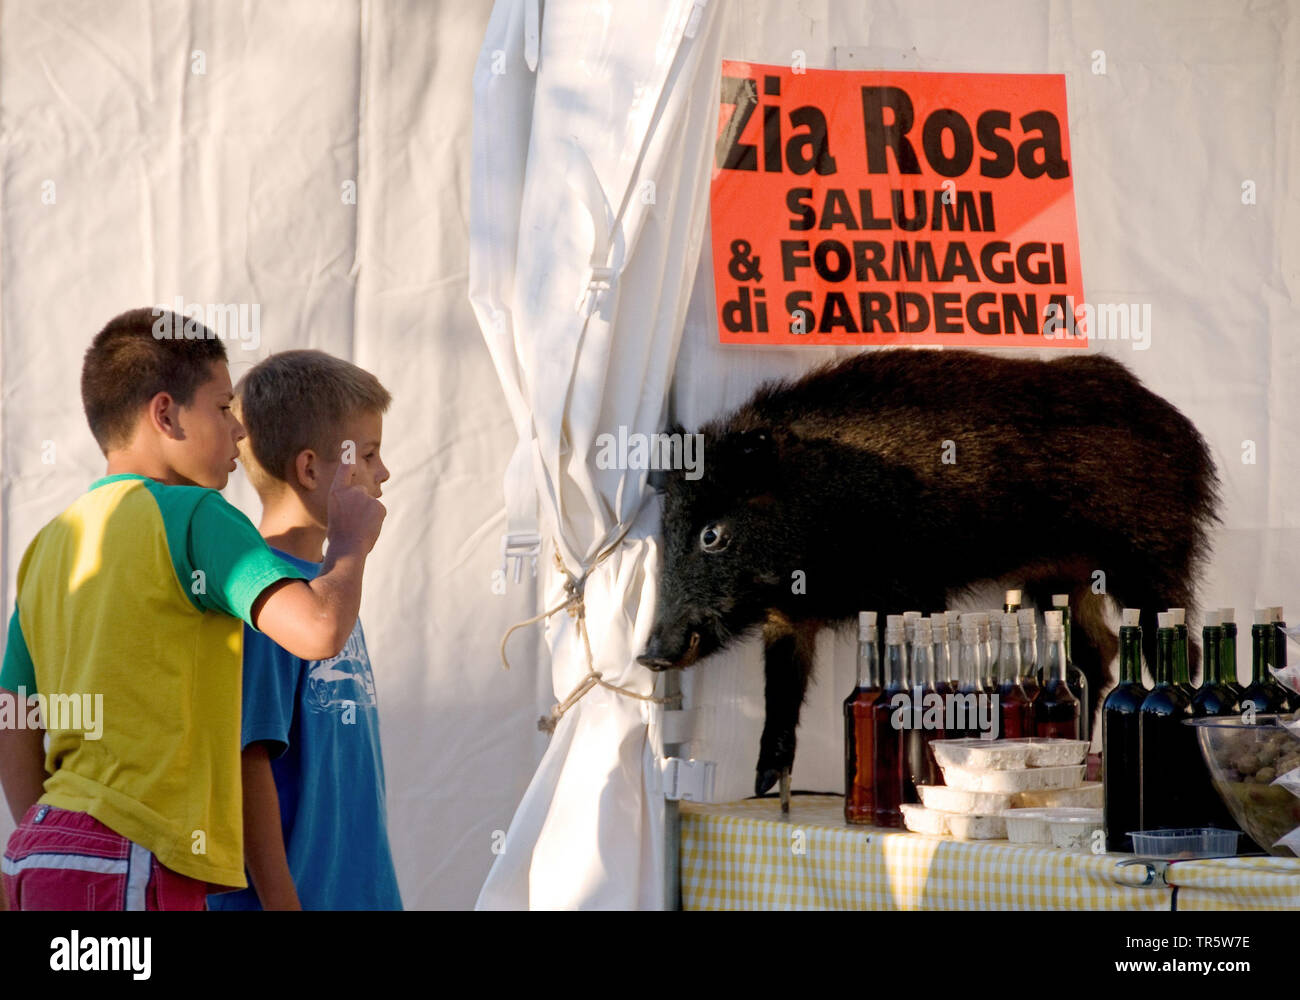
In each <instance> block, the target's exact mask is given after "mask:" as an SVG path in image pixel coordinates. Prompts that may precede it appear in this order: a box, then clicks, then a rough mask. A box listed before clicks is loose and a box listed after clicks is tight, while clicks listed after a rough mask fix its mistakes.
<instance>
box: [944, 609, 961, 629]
mask: <svg viewBox="0 0 1300 1000" xmlns="http://www.w3.org/2000/svg"><path fill="white" fill-rule="evenodd" d="M943 616H944V617H945V618H947V619H948V628H949V629H953V628H958V627H960V625H961V612H960V611H945V612H944V613H943Z"/></svg>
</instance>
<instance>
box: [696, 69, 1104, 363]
mask: <svg viewBox="0 0 1300 1000" xmlns="http://www.w3.org/2000/svg"><path fill="white" fill-rule="evenodd" d="M710 207H711V216H712V218H711V223H712V233H713V273H714V289H715V293H716V299H717V309H718V331H719V337H720V339H721V341H722V342H723V343H729V344H780V345H790V344H810V345H825V344H952V345H964V346H982V347H988V346H998V347H1086V346H1087V329H1086V324H1085V323H1084V322H1082V320H1081V319H1076V317H1081V316H1082V315H1083V314H1084V310H1083V304H1084V301H1085V300H1084V296H1083V280H1082V275H1081V274H1080V268H1079V239H1078V231H1077V225H1076V220H1075V210H1074V180H1073V176H1072V171H1071V164H1070V138H1069V124H1068V118H1067V115H1066V106H1065V77H1064V76H1060V75H1020V74H994V73H904V72H860V71H848V70H806V71H795V70H793V69H791V68H789V67H783V66H762V65H756V64H752V63H741V62H729V61H728V62H724V63H723V65H722V88H721V102H720V107H719V116H718V139H717V148H716V151H715V156H714V169H713V184H712V190H711V196H710Z"/></svg>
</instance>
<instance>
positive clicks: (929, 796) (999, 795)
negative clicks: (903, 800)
mask: <svg viewBox="0 0 1300 1000" xmlns="http://www.w3.org/2000/svg"><path fill="white" fill-rule="evenodd" d="M916 790H917V791H918V792H919V793H920V795H921V801H922V802H923V803H924V804H925V806H926V808H927V809H941V810H943V811H944V812H949V813H962V814H965V815H973V814H975V813H990V814H992V815H994V816H1000V815H1001V814H1002V810H1003V809H1010V808H1011V798H1012V796H1011V795H1010V794H1008V793H1006V792H967V791H963V790H962V789H960V788H949V787H948V786H947V785H917V786H916Z"/></svg>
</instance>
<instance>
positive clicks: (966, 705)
mask: <svg viewBox="0 0 1300 1000" xmlns="http://www.w3.org/2000/svg"><path fill="white" fill-rule="evenodd" d="M978 619H979V616H978V615H976V614H974V613H967V614H964V615H962V616H961V652H960V656H959V659H958V667H957V669H958V672H959V673H958V683H957V702H956V708H957V717H956V719H955V721H956V722H957V723H958V726H959V731H957V732H953V733H952V734H951V735H952V736H965V737H968V738H970V739H975V738H977V737H979V736H981V735H982V734H981V732H980V728H979V722H980V716H979V704H980V699H981V698H982V697H984V693H985V692H984V688H983V686H982V685H981V683H980V677H982V676H983V674H984V646H983V644H982V643H981V642H980V636H979V620H978Z"/></svg>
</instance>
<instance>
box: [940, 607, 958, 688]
mask: <svg viewBox="0 0 1300 1000" xmlns="http://www.w3.org/2000/svg"><path fill="white" fill-rule="evenodd" d="M943 616H944V618H945V619H946V620H947V622H948V671H949V673H951V674H952V676H951V677H950V678H949V680H950V681H951V682H952V689H953V690H954V691H956V690H957V689H958V687H960V686H961V684H960V682H961V613H960V612H958V611H945V612H944V615H943Z"/></svg>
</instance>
